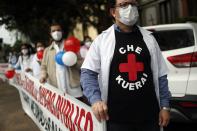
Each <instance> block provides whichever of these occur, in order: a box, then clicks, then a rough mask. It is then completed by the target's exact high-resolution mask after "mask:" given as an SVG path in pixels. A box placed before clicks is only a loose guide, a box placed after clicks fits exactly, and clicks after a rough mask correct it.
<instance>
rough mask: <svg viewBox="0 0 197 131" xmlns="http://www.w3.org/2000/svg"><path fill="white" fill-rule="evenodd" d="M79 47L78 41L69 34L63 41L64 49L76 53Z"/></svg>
mask: <svg viewBox="0 0 197 131" xmlns="http://www.w3.org/2000/svg"><path fill="white" fill-rule="evenodd" d="M79 49H80V41H79V40H78V39H77V38H75V37H74V36H71V37H69V38H68V39H67V40H65V41H64V50H66V51H72V52H75V53H77V52H79Z"/></svg>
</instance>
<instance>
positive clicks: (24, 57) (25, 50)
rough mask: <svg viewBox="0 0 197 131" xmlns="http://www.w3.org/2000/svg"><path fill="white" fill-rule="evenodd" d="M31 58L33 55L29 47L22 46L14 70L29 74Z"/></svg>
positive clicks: (26, 45)
mask: <svg viewBox="0 0 197 131" xmlns="http://www.w3.org/2000/svg"><path fill="white" fill-rule="evenodd" d="M32 58H33V55H32V54H31V49H30V46H29V45H28V44H26V43H25V44H22V45H21V55H20V56H19V58H18V62H17V63H16V65H15V66H14V67H15V69H17V68H19V67H20V68H21V71H22V72H30V71H31V68H30V67H31V61H32Z"/></svg>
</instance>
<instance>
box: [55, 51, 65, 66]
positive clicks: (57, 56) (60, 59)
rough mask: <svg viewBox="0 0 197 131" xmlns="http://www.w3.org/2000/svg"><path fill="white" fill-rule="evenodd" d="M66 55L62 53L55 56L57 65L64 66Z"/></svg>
mask: <svg viewBox="0 0 197 131" xmlns="http://www.w3.org/2000/svg"><path fill="white" fill-rule="evenodd" d="M63 54H64V51H60V52H58V53H57V54H56V55H55V61H56V63H58V64H59V65H64V63H63V61H62V56H63Z"/></svg>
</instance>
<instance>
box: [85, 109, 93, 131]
mask: <svg viewBox="0 0 197 131" xmlns="http://www.w3.org/2000/svg"><path fill="white" fill-rule="evenodd" d="M88 125H89V126H88ZM88 127H89V130H88ZM84 129H85V131H93V121H92V115H91V113H90V112H88V113H87V114H86V121H85V126H84Z"/></svg>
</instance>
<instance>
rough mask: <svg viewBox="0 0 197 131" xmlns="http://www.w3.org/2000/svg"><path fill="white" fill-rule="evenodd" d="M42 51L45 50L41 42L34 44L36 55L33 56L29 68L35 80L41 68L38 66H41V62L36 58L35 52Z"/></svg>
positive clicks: (38, 76)
mask: <svg viewBox="0 0 197 131" xmlns="http://www.w3.org/2000/svg"><path fill="white" fill-rule="evenodd" d="M44 49H45V46H44V44H43V43H42V42H37V43H36V54H34V56H33V59H32V62H31V66H30V68H31V71H32V75H33V76H34V77H35V78H37V79H39V78H40V68H41V67H40V66H41V62H42V59H39V58H38V56H37V52H39V51H44Z"/></svg>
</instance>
